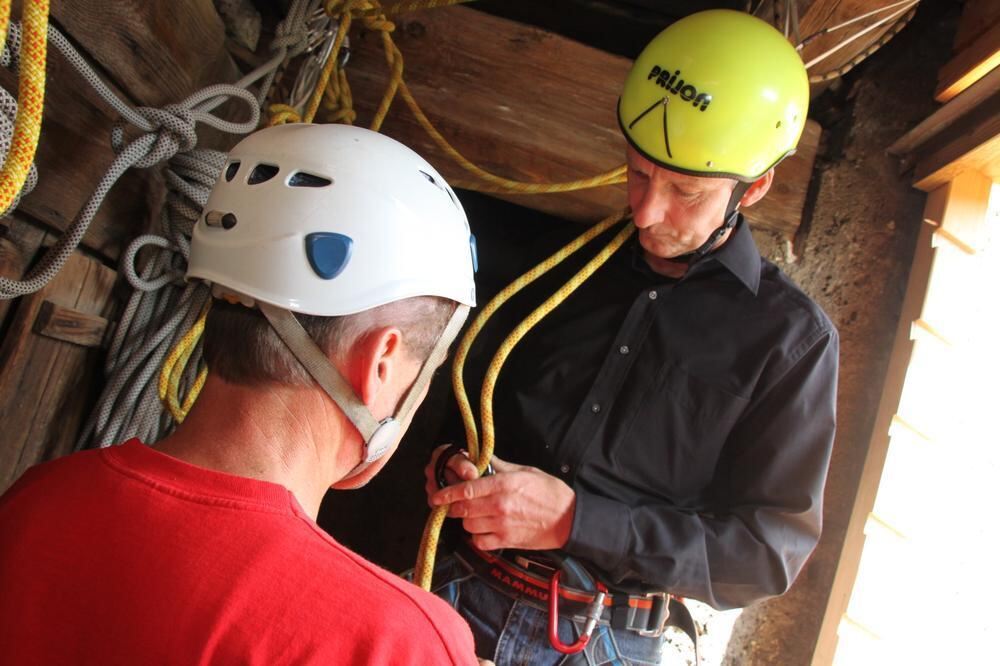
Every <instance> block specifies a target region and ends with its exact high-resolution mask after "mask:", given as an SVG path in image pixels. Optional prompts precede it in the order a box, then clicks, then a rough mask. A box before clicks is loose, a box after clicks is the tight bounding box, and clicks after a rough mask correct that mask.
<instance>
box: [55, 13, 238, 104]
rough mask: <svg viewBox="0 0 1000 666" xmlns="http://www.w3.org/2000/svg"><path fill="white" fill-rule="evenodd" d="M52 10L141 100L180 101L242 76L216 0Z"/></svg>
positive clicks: (151, 101)
mask: <svg viewBox="0 0 1000 666" xmlns="http://www.w3.org/2000/svg"><path fill="white" fill-rule="evenodd" d="M52 15H53V16H54V17H55V19H56V21H57V22H58V23H59V25H60V26H61V27H62V28H63V29H64V30H65V31H66V33H68V34H69V35H70V36H71V37H72V38H73V39H74V40H75V41H76V43H77V44H79V45H81V46H82V47H83V48H84V49H85V50H86V51H87V53H88V54H89V55H90V56H91V57H92V58H94V59H95V60H96V61H97V62H98V63H100V65H101V66H102V67H103V68H104V70H105V71H106V72H107V73H108V74H110V76H111V78H112V79H114V81H115V82H116V83H117V84H118V85H119V86H120V87H121V88H122V89H123V90H124V91H125V92H126V93H127V94H128V95H129V97H131V98H132V99H133V100H135V101H136V102H138V103H140V104H143V105H145V106H163V105H164V104H170V103H173V102H179V101H181V100H182V99H184V98H185V97H187V96H188V95H190V94H191V93H192V92H194V91H196V90H198V89H199V88H201V87H203V86H205V85H207V84H209V83H229V82H232V81H235V80H236V79H238V78H239V77H240V74H239V71H238V70H237V69H236V66H235V64H233V61H232V59H231V58H230V57H229V55H228V53H227V52H226V50H225V46H224V42H225V37H226V31H225V27H224V26H223V24H222V19H220V18H219V15H218V13H217V12H216V11H215V7H214V5H213V4H212V0H184V1H183V2H173V1H167V0H158V1H156V2H149V1H148V0H114V2H109V1H108V0H73V1H72V2H60V3H58V4H55V5H54V7H53V9H52Z"/></svg>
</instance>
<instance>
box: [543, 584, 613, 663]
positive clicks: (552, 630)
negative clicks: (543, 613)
mask: <svg viewBox="0 0 1000 666" xmlns="http://www.w3.org/2000/svg"><path fill="white" fill-rule="evenodd" d="M561 574H562V571H559V570H557V571H556V572H555V573H553V574H552V580H551V581H550V582H549V643H551V644H552V647H553V648H554V649H555V650H556V651H558V652H561V653H563V654H576V653H577V652H580V651H582V650H583V648H585V647H587V643H589V642H590V636H591V634H593V633H594V627H596V626H597V620H598V618H600V617H601V612H602V611H603V610H604V597H605V596H607V593H608V588H606V587H605V586H604V585H603V584H602V583H600V582H598V583H597V592H595V593H594V600H593V601H591V602H590V604H589V605H588V606H587V612H586V613H585V614H584V617H586V618H587V621H586V622H585V623H584V625H583V631H582V632H580V637H579V638H578V639H576V642H574V643H571V644H569V645H567V644H565V643H563V642H562V641H561V640H560V639H559V577H560V575H561Z"/></svg>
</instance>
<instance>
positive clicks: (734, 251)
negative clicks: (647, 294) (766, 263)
mask: <svg viewBox="0 0 1000 666" xmlns="http://www.w3.org/2000/svg"><path fill="white" fill-rule="evenodd" d="M629 247H630V249H631V256H630V261H631V264H632V268H634V269H635V270H637V271H639V272H640V273H642V274H644V275H647V276H649V277H652V278H654V279H656V280H658V281H661V282H664V281H665V282H675V281H676V280H671V279H669V278H666V277H664V276H662V275H660V274H659V273H656V272H655V271H653V269H651V268H650V267H649V264H647V263H646V260H645V258H644V257H643V253H642V246H641V245H639V241H638V238H636V237H634V236H633V239H632V242H631V243H630V244H629ZM711 261H715V262H718V263H719V264H721V265H722V266H723V267H724V268H726V269H727V270H728V271H729V272H730V273H732V274H733V275H734V276H735V277H736V278H737V279H738V280H739V281H740V282H742V283H743V285H744V286H745V287H746V288H747V289H749V290H750V292H751V293H753V295H754V296H756V295H757V289H758V288H759V287H760V251H759V250H758V249H757V244H756V243H755V242H754V240H753V235H752V234H751V233H750V227H749V226H748V225H747V223H746V220H745V219H744V218H743V216H742V215H740V217H739V220H738V221H737V223H736V226H735V227H734V228H733V233H731V234H730V235H729V239H728V240H727V241H726V242H725V243H724V244H723V245H722V247H720V248H719V249H718V250H715V251H714V252H712V253H711V254H709V255H708V256H707V257H705V258H704V259H703V260H702V261H701V262H699V263H698V264H695V266H692V268H691V270H689V271H688V274H687V275H686V276H685V277H689V276H691V274H692V272H693V273H694V274H697V273H698V272H699V267H700V266H701V265H703V264H705V263H708V262H711Z"/></svg>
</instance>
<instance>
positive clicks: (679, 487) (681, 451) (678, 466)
mask: <svg viewBox="0 0 1000 666" xmlns="http://www.w3.org/2000/svg"><path fill="white" fill-rule="evenodd" d="M650 379H651V381H649V382H646V383H645V384H646V385H645V386H643V385H642V384H643V382H639V383H638V385H637V386H635V387H633V390H634V391H635V393H634V395H632V396H629V397H630V402H631V403H632V404H633V405H635V408H634V412H633V413H632V414H631V418H630V420H629V421H628V424H627V426H626V427H625V428H623V430H622V436H621V437H617V438H615V441H614V445H613V448H612V451H611V452H610V453H611V458H612V460H613V463H614V465H615V467H616V468H618V469H619V470H621V471H622V472H623V473H624V475H625V478H626V479H628V481H629V483H630V485H633V486H638V487H641V488H644V489H646V490H648V491H649V493H650V494H651V495H652V496H654V497H659V498H660V499H663V500H666V501H669V502H672V503H677V504H684V503H685V502H692V503H694V502H697V501H698V498H699V497H700V496H701V494H702V491H703V489H704V488H705V487H706V486H707V485H708V484H709V483H710V482H711V480H712V476H713V474H714V472H715V467H716V464H717V462H718V459H719V455H720V454H721V452H722V448H723V446H724V445H725V443H726V439H727V438H728V437H729V434H730V432H731V431H732V429H733V427H734V426H735V424H736V422H737V420H738V419H739V417H740V415H741V414H742V413H743V411H744V409H745V408H746V406H747V403H748V402H749V401H748V400H747V399H746V398H744V397H741V396H739V395H736V394H734V393H732V392H730V391H727V390H725V389H722V388H720V387H718V386H717V385H715V384H713V383H711V382H710V381H706V380H705V379H703V378H701V377H698V376H697V375H694V374H692V373H690V372H688V371H687V370H685V369H684V368H682V367H681V366H680V365H679V364H677V363H676V362H674V361H667V362H665V363H664V364H663V366H662V367H661V368H660V369H659V372H658V373H657V374H656V375H655V376H654V377H652V378H650ZM623 397H624V396H623Z"/></svg>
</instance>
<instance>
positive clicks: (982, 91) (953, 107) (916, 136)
mask: <svg viewBox="0 0 1000 666" xmlns="http://www.w3.org/2000/svg"><path fill="white" fill-rule="evenodd" d="M997 96H1000V67H998V68H995V69H994V70H993V71H991V72H990V73H989V74H987V75H986V76H984V77H983V78H982V79H980V80H979V81H976V82H975V83H974V84H972V85H971V86H969V88H967V89H966V90H964V91H962V92H961V93H960V94H959V95H957V96H956V97H955V98H953V99H952V100H950V101H949V102H948V103H947V104H945V105H944V106H942V107H941V108H940V109H938V110H937V111H935V112H934V113H932V114H931V115H930V116H928V117H927V118H926V119H924V120H923V122H921V123H920V124H919V125H917V126H916V127H914V128H913V129H912V130H910V131H909V132H907V133H906V134H904V135H903V136H902V137H900V138H899V139H897V140H896V141H895V142H894V143H893V144H892V145H891V146H889V149H888V151H889V153H891V154H892V155H900V156H905V155H907V154H909V153H913V152H915V151H917V150H919V149H920V148H921V147H922V146H924V145H925V144H927V143H928V142H930V141H931V140H932V139H934V138H935V137H936V136H938V135H939V134H942V133H943V132H944V131H945V130H947V129H949V128H951V127H952V126H953V125H954V124H955V123H957V122H959V121H961V120H962V119H963V118H965V117H966V116H967V115H968V114H970V113H972V112H974V111H975V110H976V109H978V108H979V107H980V106H982V105H983V104H986V103H988V102H989V101H990V100H991V99H992V98H994V97H997Z"/></svg>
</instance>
